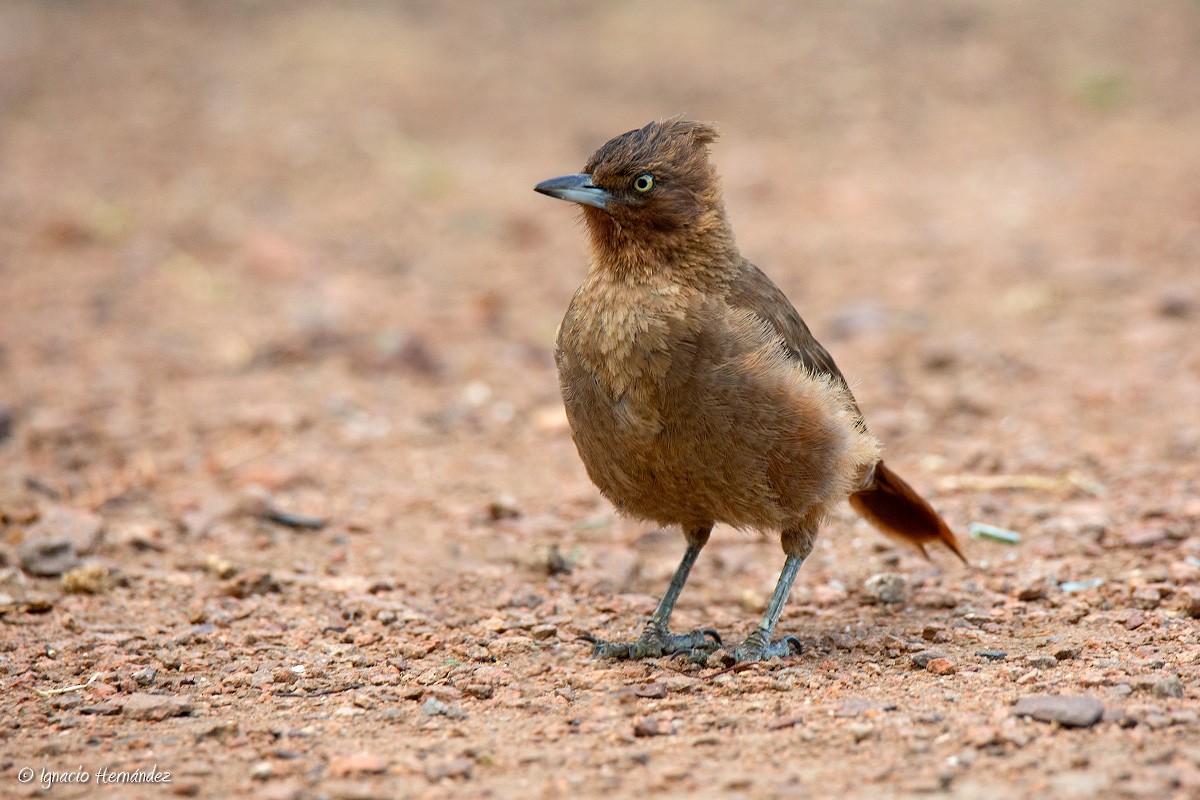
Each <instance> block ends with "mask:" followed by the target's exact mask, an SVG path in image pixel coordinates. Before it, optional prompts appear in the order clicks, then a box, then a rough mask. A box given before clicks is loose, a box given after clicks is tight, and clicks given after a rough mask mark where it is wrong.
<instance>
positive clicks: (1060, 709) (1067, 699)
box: [1012, 694, 1104, 728]
mask: <svg viewBox="0 0 1200 800" xmlns="http://www.w3.org/2000/svg"><path fill="white" fill-rule="evenodd" d="M1012 713H1013V716H1017V717H1033V718H1034V719H1036V720H1038V721H1040V722H1057V723H1058V724H1059V725H1062V726H1064V727H1067V728H1090V727H1091V726H1093V725H1095V724H1096V723H1097V722H1099V721H1100V718H1101V717H1102V716H1103V715H1104V704H1103V703H1101V702H1100V701H1099V700H1097V699H1096V698H1094V697H1087V696H1084V695H1045V694H1043V695H1033V696H1031V697H1025V698H1022V699H1021V700H1020V701H1019V702H1018V703H1017V704H1016V705H1015V706H1014V707H1013V710H1012Z"/></svg>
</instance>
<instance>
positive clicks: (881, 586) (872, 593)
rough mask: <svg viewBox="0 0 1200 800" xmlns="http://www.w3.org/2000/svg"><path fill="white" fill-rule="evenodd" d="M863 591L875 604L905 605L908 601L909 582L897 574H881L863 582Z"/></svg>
mask: <svg viewBox="0 0 1200 800" xmlns="http://www.w3.org/2000/svg"><path fill="white" fill-rule="evenodd" d="M863 591H865V592H866V593H867V598H868V599H869V600H870V601H871V602H875V603H885V604H889V605H890V604H893V603H903V602H904V601H906V600H907V599H908V580H907V579H906V578H905V577H904V576H903V575H900V574H898V573H895V572H880V573H879V574H877V575H872V576H871V577H869V578H867V579H866V580H865V581H863Z"/></svg>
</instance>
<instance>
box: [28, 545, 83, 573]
mask: <svg viewBox="0 0 1200 800" xmlns="http://www.w3.org/2000/svg"><path fill="white" fill-rule="evenodd" d="M17 558H18V559H19V560H20V562H21V569H23V570H25V571H26V572H27V573H29V574H30V575H36V576H37V577H39V578H57V577H58V576H59V575H62V574H64V573H66V572H70V571H71V570H73V569H74V568H75V567H76V566H78V565H79V553H78V552H76V550H75V543H74V542H72V541H71V540H70V539H67V538H61V537H48V538H39V539H28V540H26V541H24V542H21V545H20V546H19V547H18V548H17Z"/></svg>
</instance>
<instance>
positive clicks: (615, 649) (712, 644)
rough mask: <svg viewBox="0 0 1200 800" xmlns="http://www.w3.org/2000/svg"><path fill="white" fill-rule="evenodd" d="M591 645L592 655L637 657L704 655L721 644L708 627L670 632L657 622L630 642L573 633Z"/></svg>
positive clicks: (623, 657) (579, 639) (619, 657)
mask: <svg viewBox="0 0 1200 800" xmlns="http://www.w3.org/2000/svg"><path fill="white" fill-rule="evenodd" d="M577 639H578V641H584V642H587V643H589V644H591V645H592V656H593V657H595V658H616V659H634V660H636V659H641V658H661V657H663V656H674V655H679V654H680V653H687V654H690V655H692V656H696V654H697V653H701V654H703V655H704V656H705V657H707V655H708V654H709V653H711V652H712V651H714V650H716V649H717V648H718V647H720V646H721V634H719V633H717V632H716V631H715V630H714V629H712V628H701V629H699V630H694V631H689V632H688V633H671V632H670V631H668V630H665V629H663V628H661V627H659V626H652V627H648V628H647V629H646V630H645V631H644V632H643V633H642V635H641V636H640V637H638V638H637V639H635V640H634V641H632V642H609V641H605V640H604V639H598V638H596V637H594V636H588V635H583V636H579V637H577Z"/></svg>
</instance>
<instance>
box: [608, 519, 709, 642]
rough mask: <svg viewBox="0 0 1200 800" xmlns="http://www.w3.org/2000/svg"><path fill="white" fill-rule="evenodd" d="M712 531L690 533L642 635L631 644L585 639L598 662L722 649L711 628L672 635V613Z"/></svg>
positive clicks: (702, 530)
mask: <svg viewBox="0 0 1200 800" xmlns="http://www.w3.org/2000/svg"><path fill="white" fill-rule="evenodd" d="M710 530H711V527H709V528H704V529H700V530H695V531H689V532H688V548H687V552H685V553H684V554H683V560H682V561H680V562H679V566H678V567H676V568H675V574H674V575H673V576H671V583H670V584H668V585H667V591H666V593H665V594H664V595H663V596H662V600H659V601H658V608H656V609H654V614H653V615H652V616H651V617H650V621H649V622H647V623H646V629H645V630H644V631H642V635H641V636H639V637H638V638H637V639H635V640H634V641H632V642H606V641H603V640H601V639H593V638H591V637H585V639H587V641H590V642H592V644H594V645H595V647H594V648H593V650H592V655H594V656H596V657H597V658H617V659H626V658H628V659H641V658H659V657H661V656H670V655H674V654H675V653H693V654H696V653H704V654H707V653H710V652H712V651H713V650H715V649H717V648H718V647H720V646H721V637H720V635H719V634H718V633H717V632H716V631H715V630H713V629H712V628H700V629H697V630H694V631H689V632H688V633H671V629H670V622H671V612H672V611H674V610H675V601H676V600H678V599H679V593H680V592H681V591H683V585H684V584H685V583H687V579H688V573H689V572H691V571H692V565H693V564H695V563H696V557H697V556H698V555H700V549H701V548H702V547H704V545H705V543H706V542H707V541H708V534H709V532H710Z"/></svg>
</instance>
